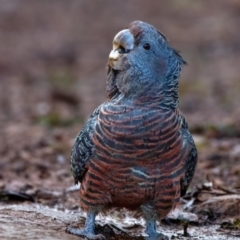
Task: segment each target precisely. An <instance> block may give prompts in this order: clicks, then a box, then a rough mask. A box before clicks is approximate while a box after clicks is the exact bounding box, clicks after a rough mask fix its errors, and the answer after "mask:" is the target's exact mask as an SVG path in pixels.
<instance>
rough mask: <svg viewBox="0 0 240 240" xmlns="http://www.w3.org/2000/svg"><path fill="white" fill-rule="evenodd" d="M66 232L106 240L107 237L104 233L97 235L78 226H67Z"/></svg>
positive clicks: (91, 238) (90, 239)
mask: <svg viewBox="0 0 240 240" xmlns="http://www.w3.org/2000/svg"><path fill="white" fill-rule="evenodd" d="M66 232H67V233H71V234H73V235H77V236H80V237H84V238H87V239H89V240H106V238H105V237H104V236H103V235H102V234H98V235H95V234H94V233H91V232H89V231H87V230H86V229H85V228H84V229H82V230H80V229H77V228H72V227H67V229H66Z"/></svg>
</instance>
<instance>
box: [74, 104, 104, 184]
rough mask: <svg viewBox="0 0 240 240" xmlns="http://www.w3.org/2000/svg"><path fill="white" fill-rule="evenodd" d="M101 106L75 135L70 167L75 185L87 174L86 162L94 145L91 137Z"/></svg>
mask: <svg viewBox="0 0 240 240" xmlns="http://www.w3.org/2000/svg"><path fill="white" fill-rule="evenodd" d="M101 106H102V105H101ZM101 106H99V107H98V108H97V109H95V110H94V112H93V113H92V115H91V116H90V118H89V119H88V121H87V123H86V124H85V126H84V127H83V129H82V130H81V131H80V133H79V134H78V135H77V137H76V140H75V143H74V146H73V148H72V153H71V160H70V165H71V171H72V174H73V178H74V180H75V184H77V183H78V182H82V179H83V177H84V175H85V173H86V172H87V162H88V160H89V158H90V157H91V156H92V154H93V151H94V144H93V142H92V140H91V136H92V134H93V131H94V126H95V123H96V121H97V117H98V114H99V111H100V108H101Z"/></svg>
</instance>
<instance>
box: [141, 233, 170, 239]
mask: <svg viewBox="0 0 240 240" xmlns="http://www.w3.org/2000/svg"><path fill="white" fill-rule="evenodd" d="M146 240H169V237H168V236H166V235H164V234H162V233H157V232H156V233H154V234H151V235H149V236H148V237H147V238H146Z"/></svg>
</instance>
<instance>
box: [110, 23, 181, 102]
mask: <svg viewBox="0 0 240 240" xmlns="http://www.w3.org/2000/svg"><path fill="white" fill-rule="evenodd" d="M183 64H186V62H185V61H184V60H183V59H182V57H181V56H180V54H179V52H177V51H176V50H174V49H173V48H172V47H171V46H170V45H169V43H168V41H167V39H166V38H165V37H164V35H163V34H162V33H161V32H159V31H158V30H157V29H156V28H155V27H153V26H152V25H150V24H148V23H145V22H142V21H134V22H132V23H131V24H130V25H129V28H128V29H124V30H122V31H120V32H119V33H118V34H117V35H116V36H115V37H114V40H113V49H112V51H111V52H110V54H109V62H108V65H109V79H108V85H107V91H108V92H111V91H113V89H115V91H118V92H119V93H122V94H126V95H139V94H145V95H146V94H147V95H148V94H149V95H150V94H154V93H156V94H157V93H159V91H161V93H162V94H163V95H164V98H165V97H167V98H166V99H167V100H168V101H169V100H171V99H169V98H170V95H169V93H166V92H167V91H168V90H169V89H168V88H169V87H171V86H173V85H176V88H177V89H176V90H177V92H178V78H179V75H180V72H181V66H182V65H183ZM113 86H114V87H113ZM164 90H165V91H164ZM176 90H175V92H176ZM163 91H164V93H163ZM110 95H111V94H110ZM110 95H109V96H110ZM167 95H169V96H167ZM173 95H176V93H173ZM175 98H178V96H175ZM172 101H173V99H172ZM177 101H178V100H177Z"/></svg>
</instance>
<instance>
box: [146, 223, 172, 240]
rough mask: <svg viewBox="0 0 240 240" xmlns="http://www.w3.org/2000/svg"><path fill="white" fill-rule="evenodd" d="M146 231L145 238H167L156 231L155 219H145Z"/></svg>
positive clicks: (152, 239)
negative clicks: (146, 235)
mask: <svg viewBox="0 0 240 240" xmlns="http://www.w3.org/2000/svg"><path fill="white" fill-rule="evenodd" d="M146 233H147V234H148V237H147V238H146V240H169V237H168V236H165V235H163V234H162V233H158V232H157V231H156V221H155V220H154V219H147V220H146Z"/></svg>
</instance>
